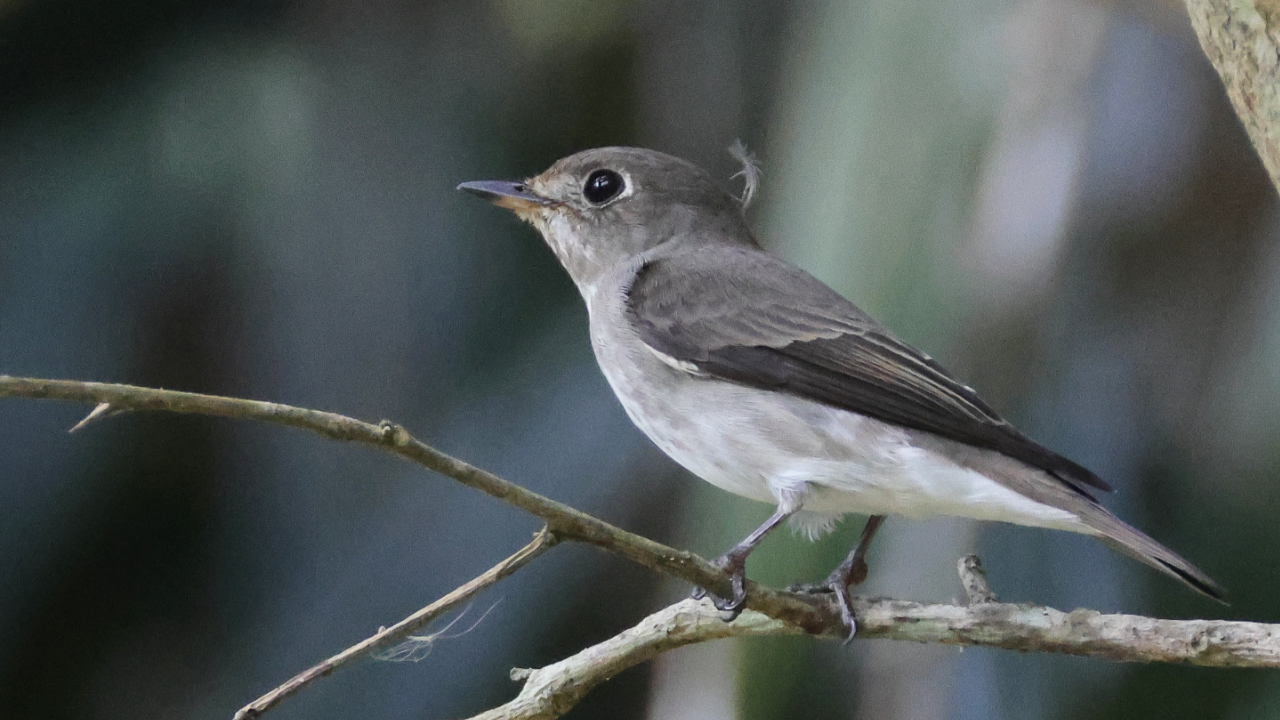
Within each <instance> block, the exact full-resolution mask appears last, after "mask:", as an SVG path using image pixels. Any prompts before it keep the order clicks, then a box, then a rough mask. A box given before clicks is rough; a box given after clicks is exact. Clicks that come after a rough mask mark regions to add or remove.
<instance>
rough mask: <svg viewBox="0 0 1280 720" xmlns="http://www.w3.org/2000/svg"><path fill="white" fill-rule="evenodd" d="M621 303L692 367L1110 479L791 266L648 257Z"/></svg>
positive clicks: (695, 256) (1062, 472)
mask: <svg viewBox="0 0 1280 720" xmlns="http://www.w3.org/2000/svg"><path fill="white" fill-rule="evenodd" d="M627 307H628V311H629V313H630V317H631V320H632V322H633V323H634V325H635V327H636V329H637V330H638V332H639V333H640V338H641V339H642V340H643V341H644V342H645V343H646V344H647V345H649V346H650V347H651V348H653V349H654V350H657V351H658V352H660V353H662V354H664V355H668V356H670V357H673V358H675V359H677V360H680V361H684V362H688V363H692V364H693V366H694V367H696V368H697V369H698V371H699V372H701V373H705V374H707V375H710V376H712V377H717V378H721V379H724V380H730V381H733V382H739V383H742V384H744V385H750V386H753V387H759V388H764V389H770V390H779V391H783V392H788V393H792V394H794V395H798V396H800V397H804V398H808V399H810V400H815V401H817V402H820V403H824V404H827V405H832V406H834V407H839V408H843V409H845V410H851V411H853V412H857V413H860V414H863V415H868V416H870V417H874V418H877V419H879V420H883V421H886V422H890V423H895V424H898V425H903V426H906V427H910V428H914V429H917V430H924V431H927V432H931V433H934V434H936V435H940V436H942V437H946V438H949V439H952V440H957V441H959V442H963V443H967V444H969V445H975V446H978V447H982V448H987V449H990V450H995V451H997V452H1000V453H1003V454H1005V455H1008V456H1009V457H1012V458H1014V459H1017V460H1020V461H1022V462H1025V463H1027V464H1028V465H1031V466H1033V467H1037V468H1040V469H1041V470H1044V471H1046V472H1048V473H1049V474H1050V475H1052V476H1053V477H1056V478H1058V479H1059V480H1061V481H1062V482H1063V483H1064V484H1066V485H1067V486H1068V487H1070V488H1071V489H1072V490H1074V491H1076V492H1078V493H1080V494H1081V495H1083V496H1085V497H1088V498H1089V499H1091V500H1092V499H1093V497H1092V496H1091V495H1090V494H1089V488H1097V489H1100V490H1110V489H1111V488H1110V487H1109V486H1108V485H1107V484H1106V483H1105V482H1103V481H1102V479H1101V478H1099V477H1098V476H1097V475H1094V474H1093V473H1092V472H1090V471H1089V470H1087V469H1085V468H1084V467H1082V466H1080V465H1078V464H1076V463H1074V462H1072V461H1070V460H1068V459H1066V458H1064V457H1062V456H1060V455H1058V454H1056V453H1054V452H1052V451H1050V450H1048V449H1046V448H1045V447H1043V446H1041V445H1040V444H1038V443H1036V442H1035V441H1033V440H1031V439H1030V438H1028V437H1026V436H1025V435H1023V434H1022V433H1020V432H1018V431H1017V429H1015V428H1014V427H1013V426H1012V425H1010V424H1009V423H1008V422H1006V421H1005V420H1003V419H1002V418H1001V417H1000V416H999V415H998V414H997V413H996V412H995V411H994V410H992V409H991V407H990V406H988V405H987V404H986V403H985V402H983V401H982V399H981V398H979V397H978V396H977V394H975V393H974V392H973V390H971V389H969V388H968V387H966V386H965V385H963V384H961V383H959V382H957V381H956V380H955V379H954V378H952V377H951V375H949V374H948V373H947V371H946V370H944V369H943V368H942V366H940V365H938V364H937V363H936V362H934V361H933V360H932V359H931V358H929V357H928V356H927V355H924V354H923V353H921V352H920V351H918V350H916V349H915V348H913V347H911V346H910V345H907V344H906V343H904V342H902V341H900V340H898V339H897V338H895V337H894V336H893V335H892V334H891V333H889V332H888V331H887V330H885V329H884V328H883V327H881V326H880V325H879V324H877V323H876V322H875V321H874V320H872V319H871V318H870V317H868V316H867V315H866V314H865V313H863V312H862V311H861V310H859V309H858V308H856V307H854V306H853V304H852V303H850V302H849V301H847V300H845V299H844V298H843V297H841V296H840V295H839V294H838V293H836V292H835V291H834V290H832V289H831V288H829V287H827V286H826V285H824V284H822V283H821V282H820V281H818V280H817V279H816V278H814V277H813V276H811V275H809V274H808V273H805V272H804V271H803V270H800V269H799V268H796V267H793V266H791V265H788V264H786V263H784V262H782V261H781V260H778V259H777V258H774V257H773V256H771V255H768V254H766V253H762V252H758V251H754V250H750V249H746V248H736V247H726V246H715V247H711V248H704V249H700V250H696V251H691V252H686V253H682V254H681V255H679V256H678V258H676V259H674V260H672V259H665V260H662V259H660V260H654V261H651V262H649V263H646V264H645V265H644V267H642V268H641V269H640V271H639V272H638V273H637V276H636V278H635V281H634V282H633V283H632V285H631V287H630V288H629V289H628V293H627Z"/></svg>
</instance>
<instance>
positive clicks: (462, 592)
mask: <svg viewBox="0 0 1280 720" xmlns="http://www.w3.org/2000/svg"><path fill="white" fill-rule="evenodd" d="M555 544H556V538H555V536H554V535H552V534H551V533H550V532H548V531H547V529H546V528H543V529H542V530H540V531H538V533H537V534H536V535H534V537H533V540H532V541H531V542H530V543H529V544H528V545H525V546H524V547H523V548H521V549H520V550H518V551H517V552H516V553H515V554H514V555H512V556H511V557H508V558H507V559H506V560H503V561H502V562H500V563H498V564H497V565H494V566H493V567H491V568H489V569H488V570H487V571H485V573H484V574H482V575H480V576H479V577H476V578H475V579H473V580H471V581H470V582H468V583H466V584H465V585H462V586H461V587H459V588H457V589H456V590H453V591H452V592H450V593H449V594H448V595H445V596H444V597H442V598H440V599H439V600H436V601H435V602H433V603H431V604H430V605H428V606H426V607H424V608H422V609H421V610H419V611H417V612H415V613H414V614H412V615H410V616H409V617H407V618H405V619H404V620H401V621H400V622H398V623H396V624H395V625H392V626H391V627H389V628H383V629H381V630H379V631H378V632H377V633H375V634H374V635H373V636H372V637H369V638H367V639H365V640H362V641H360V642H358V643H356V644H355V645H352V646H351V647H349V648H347V649H346V650H343V651H342V652H340V653H338V654H337V655H334V656H333V657H331V658H329V659H328V660H325V661H324V662H322V663H319V664H317V665H314V666H312V667H309V668H307V669H306V670H303V671H302V672H300V673H298V674H297V675H295V676H293V677H292V678H289V680H287V681H286V682H285V683H284V684H282V685H280V686H279V687H277V688H276V689H274V690H272V691H271V692H269V693H267V694H266V695H263V696H262V697H260V698H258V699H257V700H254V701H253V702H251V703H249V704H248V705H245V706H244V707H243V708H241V709H240V711H239V712H237V713H236V715H235V720H249V719H250V718H256V717H260V716H261V715H262V714H263V713H265V712H266V711H268V710H270V709H271V708H273V707H275V706H276V705H277V704H279V703H280V702H281V701H282V700H284V699H286V698H288V697H290V696H291V695H294V694H295V693H297V692H298V691H299V690H301V689H303V688H304V687H306V686H307V685H309V684H311V683H312V682H314V681H315V680H318V679H320V678H322V677H324V676H326V675H329V674H331V673H333V672H334V671H335V670H339V669H341V668H342V667H343V666H345V665H348V664H350V663H352V662H353V661H355V660H359V659H360V658H362V657H364V656H366V655H370V654H372V653H376V652H378V651H379V650H385V649H387V648H389V647H391V646H392V645H395V644H396V643H398V642H401V641H402V640H404V639H405V638H407V637H409V635H410V634H412V633H414V632H415V631H417V630H419V629H421V628H423V627H425V626H426V625H428V624H430V623H431V622H433V621H435V619H436V618H438V617H440V616H441V615H443V614H445V613H447V612H449V611H451V610H453V609H454V608H457V607H459V606H461V605H462V604H463V603H465V602H467V601H469V600H471V599H472V598H474V597H475V596H476V595H479V594H480V592H481V591H482V590H484V589H485V588H487V587H489V586H491V585H494V584H495V583H497V582H498V581H499V580H502V579H503V578H505V577H507V576H508V575H510V574H512V573H514V572H515V571H517V570H519V569H520V568H522V567H524V566H525V565H528V564H529V562H530V561H531V560H533V559H534V558H536V557H538V556H539V555H541V554H542V553H544V552H546V551H547V550H549V549H550V548H551V546H553V545H555Z"/></svg>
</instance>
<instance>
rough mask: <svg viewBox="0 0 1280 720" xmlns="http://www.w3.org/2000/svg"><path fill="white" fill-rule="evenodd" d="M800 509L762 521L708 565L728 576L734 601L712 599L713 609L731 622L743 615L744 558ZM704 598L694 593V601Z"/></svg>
mask: <svg viewBox="0 0 1280 720" xmlns="http://www.w3.org/2000/svg"><path fill="white" fill-rule="evenodd" d="M799 509H800V508H798V507H792V508H783V507H781V506H779V507H778V509H777V510H775V511H774V513H773V514H772V515H770V516H769V519H768V520H765V521H764V522H763V523H762V524H761V525H760V527H758V528H756V529H755V530H752V531H751V534H750V535H748V536H746V537H745V538H743V539H742V542H740V543H738V544H737V545H734V546H733V547H732V548H730V549H729V551H728V552H726V553H725V554H723V555H721V556H720V557H718V558H716V559H715V560H713V561H711V564H712V565H715V566H716V567H718V568H720V569H721V570H724V571H725V572H727V573H729V583H730V585H731V586H732V587H733V597H731V598H728V599H725V598H721V597H717V596H716V595H714V594H713V595H712V602H714V603H715V606H716V609H718V610H721V611H726V612H729V613H731V616H730V617H729V618H728V619H729V620H730V621H732V620H733V619H734V618H737V617H738V615H740V614H742V609H743V608H744V607H746V604H747V556H748V555H750V554H751V551H752V550H755V549H756V546H757V545H759V544H760V541H761V540H763V539H764V536H765V535H768V534H769V532H770V531H772V530H773V529H774V528H776V527H778V525H781V524H782V521H783V520H786V519H787V518H789V517H791V516H792V515H794V514H795V513H796V511H797V510H799ZM706 595H707V591H706V589H705V588H697V589H695V590H694V591H693V597H694V598H697V599H701V598H703V597H705V596H706Z"/></svg>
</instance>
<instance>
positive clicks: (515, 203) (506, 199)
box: [458, 180, 552, 213]
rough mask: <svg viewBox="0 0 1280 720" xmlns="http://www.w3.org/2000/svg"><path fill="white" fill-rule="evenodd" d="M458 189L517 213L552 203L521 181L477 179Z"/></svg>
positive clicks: (465, 183) (463, 184)
mask: <svg viewBox="0 0 1280 720" xmlns="http://www.w3.org/2000/svg"><path fill="white" fill-rule="evenodd" d="M458 189H459V190H466V191H467V192H469V193H474V194H476V195H479V196H480V197H482V198H484V199H485V200H488V201H489V202H491V203H493V204H494V205H497V206H498V207H503V208H506V209H508V210H514V211H516V212H517V213H519V212H520V211H521V210H532V209H534V208H535V207H545V206H547V205H551V204H552V201H551V200H548V199H547V198H544V197H542V196H541V195H539V194H537V193H535V192H533V191H532V190H530V189H529V186H528V185H526V184H524V183H522V182H511V181H508V180H477V181H475V182H464V183H462V184H461V185H459V186H458Z"/></svg>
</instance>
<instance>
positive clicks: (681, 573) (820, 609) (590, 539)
mask: <svg viewBox="0 0 1280 720" xmlns="http://www.w3.org/2000/svg"><path fill="white" fill-rule="evenodd" d="M5 396H10V397H26V398H44V399H50V400H69V401H72V402H81V403H93V404H95V405H101V404H102V403H106V404H107V405H109V406H110V411H111V412H113V413H114V412H119V411H127V410H138V411H141V410H152V411H156V410H159V411H165V412H175V413H184V414H191V415H211V416H216V417H229V418H237V419H241V420H257V421H260V422H269V423H275V424H277V425H288V426H290V427H296V428H301V429H303V430H310V431H311V432H315V433H319V434H320V435H323V436H325V437H328V438H332V439H334V440H345V441H348V442H359V443H364V444H366V445H372V446H374V447H377V448H380V449H382V450H385V451H387V452H390V453H392V454H394V455H398V456H400V457H402V458H405V459H407V460H410V461H413V462H415V463H417V464H419V465H422V466H423V467H425V468H427V469H429V470H433V471H435V472H438V473H440V474H441V475H445V476H447V477H450V478H453V479H454V480H457V481H458V482H460V483H462V484H463V485H466V486H468V487H472V488H475V489H477V490H479V491H481V492H483V493H486V494H488V495H490V496H492V497H494V498H497V499H498V500H501V501H503V502H505V503H507V504H508V505H513V506H515V507H517V508H520V509H521V510H524V511H525V512H527V513H529V514H530V515H533V516H534V517H537V518H539V519H541V520H542V521H543V522H545V523H546V524H547V527H548V529H549V530H550V531H551V533H552V534H553V535H555V536H556V537H557V538H560V539H562V540H576V541H578V542H584V543H588V544H591V545H595V546H597V547H600V548H604V549H605V550H608V551H609V552H612V553H614V554H617V555H621V556H622V557H625V558H627V559H628V560H631V561H633V562H636V563H639V564H640V565H643V566H645V567H647V568H649V569H651V570H655V571H657V572H661V573H664V574H666V575H670V576H672V577H677V578H680V579H681V580H684V581H685V582H688V583H691V584H693V585H697V586H698V587H704V588H707V589H709V590H711V591H713V592H716V593H718V594H720V595H728V594H729V593H730V588H729V579H728V577H727V576H726V575H725V574H724V573H723V572H722V571H721V570H719V569H717V568H716V567H715V566H713V565H712V564H711V563H709V562H707V561H706V560H704V559H702V558H700V557H698V556H697V555H695V554H693V553H691V552H687V551H683V550H676V549H675V548H672V547H668V546H666V545H663V544H662V543H657V542H654V541H652V540H650V539H648V538H645V537H641V536H639V535H636V534H634V533H629V532H627V531H626V530H623V529H621V528H618V527H615V526H613V525H610V524H609V523H607V522H605V521H603V520H600V519H598V518H595V517H592V516H591V515H588V514H586V513H584V512H582V511H581V510H576V509H574V508H571V507H569V506H568V505H564V504H562V503H558V502H556V501H555V500H551V499H550V498H547V497H544V496H542V495H539V494H538V493H535V492H533V491H532V490H526V489H525V488H523V487H520V486H519V485H516V484H515V483H512V482H510V481H507V480H503V479H502V478H500V477H498V476H497V475H494V474H493V473H490V472H486V471H484V470H481V469H480V468H478V467H475V466H474V465H470V464H468V463H465V462H463V461H461V460H459V459H457V458H454V457H450V456H449V455H446V454H444V453H442V452H440V451H439V450H437V449H435V448H433V447H431V446H430V445H427V444H425V443H423V442H421V441H419V440H416V439H415V438H413V437H412V436H411V435H409V433H408V432H406V431H405V429H404V428H402V427H400V426H399V425H396V424H394V423H391V422H388V421H385V420H384V421H383V422H381V423H379V424H376V425H375V424H373V423H367V422H363V421H360V420H356V419H354V418H349V417H347V416H345V415H338V414H337V413H330V412H323V411H321V410H309V409H306V408H299V407H294V406H292V405H282V404H280V403H272V402H263V401H260V400H244V399H241V398H231V397H222V396H219V395H203V394H200V393H190V392H179V391H176V390H159V389H155V388H144V387H137V386H134V385H117V384H114V383H96V382H82V381H78V380H42V379H38V378H20V377H10V376H8V375H0V397H5ZM105 412H107V411H105V410H102V409H101V408H97V407H95V408H94V413H96V414H98V415H102V414H104V413H105ZM748 588H750V589H751V592H750V594H749V596H748V598H747V607H749V608H751V609H753V610H758V611H760V612H762V613H765V614H766V615H769V616H770V617H775V618H778V619H780V620H785V621H787V622H789V623H791V624H793V625H797V626H799V627H801V628H804V629H805V630H807V631H809V632H811V633H821V632H836V633H838V632H840V631H839V627H840V615H839V613H838V612H836V611H835V610H834V609H833V608H832V607H831V605H830V604H829V603H827V602H826V600H825V598H822V599H811V598H805V597H801V596H798V595H795V594H793V593H788V592H785V591H783V590H778V589H776V588H771V587H768V586H767V585H756V584H754V583H751V582H748Z"/></svg>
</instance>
